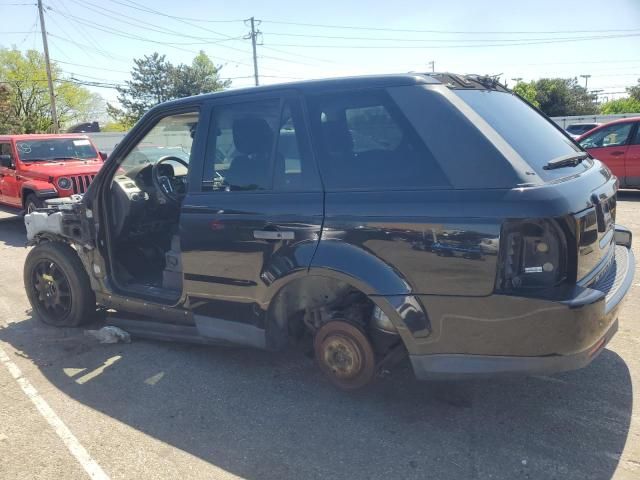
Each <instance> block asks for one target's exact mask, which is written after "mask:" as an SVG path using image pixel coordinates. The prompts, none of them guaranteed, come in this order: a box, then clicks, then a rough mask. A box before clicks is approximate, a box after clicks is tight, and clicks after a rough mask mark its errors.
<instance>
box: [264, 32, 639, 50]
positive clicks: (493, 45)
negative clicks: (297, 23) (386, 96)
mask: <svg viewBox="0 0 640 480" xmlns="http://www.w3.org/2000/svg"><path fill="white" fill-rule="evenodd" d="M629 37H640V33H633V34H624V35H602V36H594V37H579V38H572V39H566V40H540V41H535V42H514V43H496V44H481V45H478V44H469V45H318V44H304V45H303V44H291V43H273V44H271V45H275V46H277V47H295V48H338V49H383V48H384V49H390V48H392V49H420V48H423V49H424V48H430V49H435V48H437V49H447V48H487V47H515V46H521V45H542V44H552V43H553V44H555V43H568V42H580V41H592V40H609V39H614V38H629Z"/></svg>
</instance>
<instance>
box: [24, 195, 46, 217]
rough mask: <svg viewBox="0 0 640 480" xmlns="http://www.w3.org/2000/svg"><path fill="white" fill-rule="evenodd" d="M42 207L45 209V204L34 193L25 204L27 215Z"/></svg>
mask: <svg viewBox="0 0 640 480" xmlns="http://www.w3.org/2000/svg"><path fill="white" fill-rule="evenodd" d="M42 207H44V202H43V201H42V200H40V199H39V198H38V197H36V196H35V195H34V194H33V193H32V194H30V195H29V196H28V197H27V198H26V200H25V202H24V211H25V213H27V214H28V213H33V212H35V211H36V210H37V209H38V208H42Z"/></svg>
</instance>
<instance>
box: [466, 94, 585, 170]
mask: <svg viewBox="0 0 640 480" xmlns="http://www.w3.org/2000/svg"><path fill="white" fill-rule="evenodd" d="M454 91H455V93H456V94H458V96H460V97H461V98H462V99H463V100H464V101H465V102H466V103H467V104H468V105H469V106H470V107H471V108H472V109H473V110H475V111H476V113H478V114H479V115H480V116H481V117H482V118H483V119H484V120H485V121H486V122H487V123H489V125H491V127H493V129H494V130H495V131H496V132H498V134H500V136H502V138H504V139H505V140H506V141H507V142H508V143H509V144H510V145H511V147H512V148H513V149H514V150H515V151H516V152H517V153H518V154H519V155H520V156H521V157H522V158H523V159H524V161H525V162H527V163H528V164H529V165H530V166H531V168H533V170H534V171H535V172H536V173H537V174H538V175H539V176H540V177H541V178H542V179H543V180H545V181H547V180H554V179H557V178H561V177H565V176H567V175H572V174H574V173H579V172H582V171H584V170H586V169H587V168H588V167H589V162H588V161H586V162H582V163H580V164H578V165H576V166H573V165H572V166H567V167H563V168H556V169H553V170H545V169H544V166H545V165H546V164H547V163H548V162H549V160H553V159H554V158H558V157H561V156H563V155H570V154H573V153H576V152H580V150H579V149H578V147H577V146H576V145H575V144H574V143H573V142H572V141H571V140H570V139H569V138H567V136H566V135H563V134H562V132H561V131H560V130H558V129H557V128H556V127H555V126H554V125H553V124H552V123H551V122H549V121H548V120H547V119H546V118H545V117H544V116H542V115H540V114H539V113H538V112H536V111H535V110H534V109H533V108H531V107H529V106H528V105H527V104H526V103H525V102H523V101H522V100H520V99H519V98H518V97H517V96H516V95H513V94H511V93H506V92H496V91H490V90H454Z"/></svg>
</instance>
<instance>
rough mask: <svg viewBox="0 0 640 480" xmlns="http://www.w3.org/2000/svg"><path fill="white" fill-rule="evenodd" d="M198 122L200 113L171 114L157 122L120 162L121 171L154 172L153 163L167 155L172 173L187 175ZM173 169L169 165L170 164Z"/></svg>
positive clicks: (135, 172)
mask: <svg viewBox="0 0 640 480" xmlns="http://www.w3.org/2000/svg"><path fill="white" fill-rule="evenodd" d="M197 125H198V113H197V112H190V113H180V114H177V115H169V116H167V117H164V118H162V119H160V120H159V121H158V123H156V124H155V125H154V126H153V128H152V129H151V130H149V132H147V134H146V135H145V136H144V137H143V138H142V140H140V142H138V144H137V145H136V146H135V147H134V148H133V149H132V150H131V151H130V152H129V153H128V154H127V156H126V157H125V159H124V160H123V161H122V164H121V165H120V174H121V173H125V174H126V175H129V173H130V172H131V173H132V174H138V172H142V174H143V176H144V175H148V173H146V172H151V169H150V168H147V167H150V166H151V165H153V164H155V163H156V162H157V161H158V160H160V159H163V158H165V157H170V158H168V159H167V161H166V164H167V165H168V166H170V167H171V169H172V171H171V174H172V175H176V176H185V175H186V173H187V169H186V167H185V166H184V165H185V164H186V165H188V164H189V159H190V157H191V146H192V144H193V138H194V136H195V132H196V127H197ZM173 159H176V160H173ZM166 169H167V170H169V167H166Z"/></svg>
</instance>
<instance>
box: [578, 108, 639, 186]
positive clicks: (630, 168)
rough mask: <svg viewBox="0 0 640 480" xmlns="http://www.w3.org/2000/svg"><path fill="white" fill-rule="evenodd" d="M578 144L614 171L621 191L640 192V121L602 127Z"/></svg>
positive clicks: (616, 123) (636, 118)
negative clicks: (630, 189) (632, 189)
mask: <svg viewBox="0 0 640 480" xmlns="http://www.w3.org/2000/svg"><path fill="white" fill-rule="evenodd" d="M577 141H578V143H579V144H580V145H581V146H582V148H584V149H586V150H587V151H588V152H589V153H590V154H591V155H593V156H594V157H595V158H597V159H598V160H600V161H601V162H602V163H604V164H605V165H606V166H607V167H609V169H611V171H612V172H613V174H614V175H615V176H617V177H618V180H619V182H620V187H622V188H640V117H634V118H623V119H620V120H616V121H614V122H611V123H607V124H605V125H601V126H600V127H598V128H596V129H595V130H592V131H590V132H588V133H586V134H585V135H583V136H581V137H580V138H578V140H577Z"/></svg>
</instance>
